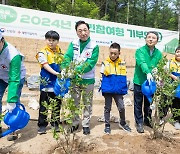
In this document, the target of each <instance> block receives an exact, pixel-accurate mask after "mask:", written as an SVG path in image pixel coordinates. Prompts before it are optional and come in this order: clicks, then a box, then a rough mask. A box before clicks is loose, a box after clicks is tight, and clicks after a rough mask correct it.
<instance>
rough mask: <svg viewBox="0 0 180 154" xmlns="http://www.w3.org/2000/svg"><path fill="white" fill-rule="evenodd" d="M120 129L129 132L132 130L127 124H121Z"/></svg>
mask: <svg viewBox="0 0 180 154" xmlns="http://www.w3.org/2000/svg"><path fill="white" fill-rule="evenodd" d="M119 127H120V128H121V129H123V130H125V131H127V132H131V128H130V127H129V126H128V125H127V124H124V125H122V124H121V123H119Z"/></svg>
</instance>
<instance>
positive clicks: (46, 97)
mask: <svg viewBox="0 0 180 154" xmlns="http://www.w3.org/2000/svg"><path fill="white" fill-rule="evenodd" d="M50 99H53V100H54V101H50ZM45 101H46V102H47V104H48V105H49V104H50V103H51V105H52V106H53V110H54V111H53V112H52V113H51V122H50V123H51V125H52V126H58V125H59V124H60V108H61V100H60V99H57V98H56V95H55V94H54V92H44V91H41V93H40V100H39V103H40V108H39V118H38V126H39V127H42V126H44V127H46V126H47V125H48V121H47V114H43V112H46V111H47V109H46V107H45V106H44V105H43V102H45Z"/></svg>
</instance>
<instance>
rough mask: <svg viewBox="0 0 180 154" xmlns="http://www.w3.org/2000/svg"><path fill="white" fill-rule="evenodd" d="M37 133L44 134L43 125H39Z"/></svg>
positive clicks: (44, 128)
mask: <svg viewBox="0 0 180 154" xmlns="http://www.w3.org/2000/svg"><path fill="white" fill-rule="evenodd" d="M38 134H40V135H42V134H46V127H44V126H41V127H39V129H38Z"/></svg>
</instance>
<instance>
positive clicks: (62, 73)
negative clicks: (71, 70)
mask: <svg viewBox="0 0 180 154" xmlns="http://www.w3.org/2000/svg"><path fill="white" fill-rule="evenodd" d="M65 75H66V70H65V69H63V70H62V71H61V79H64V78H65Z"/></svg>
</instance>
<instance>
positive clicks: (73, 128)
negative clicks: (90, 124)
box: [70, 125, 79, 133]
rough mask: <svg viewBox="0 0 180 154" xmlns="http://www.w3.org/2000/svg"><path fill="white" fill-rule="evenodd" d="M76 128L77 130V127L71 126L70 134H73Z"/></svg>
mask: <svg viewBox="0 0 180 154" xmlns="http://www.w3.org/2000/svg"><path fill="white" fill-rule="evenodd" d="M78 128H79V125H76V126H72V127H71V129H70V132H71V133H73V132H75V131H76V130H78Z"/></svg>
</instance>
